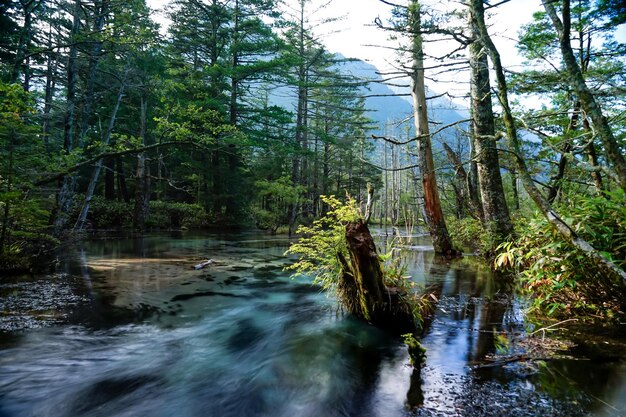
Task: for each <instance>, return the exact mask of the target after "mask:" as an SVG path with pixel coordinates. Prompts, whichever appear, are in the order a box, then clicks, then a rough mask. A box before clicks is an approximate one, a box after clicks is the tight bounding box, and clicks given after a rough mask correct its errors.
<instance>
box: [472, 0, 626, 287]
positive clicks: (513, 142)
mask: <svg viewBox="0 0 626 417" xmlns="http://www.w3.org/2000/svg"><path fill="white" fill-rule="evenodd" d="M544 4H545V3H544ZM471 11H472V13H473V14H474V15H475V18H476V21H477V24H478V28H479V31H480V37H481V41H482V42H483V44H484V45H485V47H486V48H487V50H488V51H489V55H490V57H491V61H492V63H493V66H494V69H495V72H496V78H497V81H498V96H499V98H500V104H501V106H502V109H503V119H504V126H505V128H506V132H507V137H508V141H509V148H510V151H511V152H513V154H514V158H515V162H516V165H517V170H518V171H519V175H520V178H521V180H522V184H523V185H524V188H525V189H526V192H527V193H528V195H529V196H530V198H532V199H533V201H534V202H535V204H536V205H537V207H538V208H539V210H541V212H542V214H543V215H544V216H545V218H546V219H547V220H548V221H549V222H550V223H551V224H552V225H553V226H554V227H555V228H556V230H557V231H558V232H559V233H560V234H561V236H562V237H563V238H564V239H565V240H566V241H568V242H570V243H571V244H572V245H573V246H575V247H576V248H577V249H579V250H580V251H581V252H583V253H584V254H585V255H586V256H588V257H589V258H590V259H591V260H592V261H593V262H594V263H595V264H596V265H597V267H598V268H599V269H600V270H601V271H602V272H603V273H605V274H607V275H610V276H615V277H619V278H621V279H623V280H626V272H624V271H623V270H622V269H620V268H619V267H618V266H617V265H615V264H614V263H613V262H611V261H609V260H608V259H606V258H605V257H604V256H602V254H600V253H599V252H598V251H597V250H596V249H594V248H593V247H592V246H591V245H590V244H589V242H587V241H585V240H583V239H581V238H580V237H579V236H578V235H577V234H576V232H575V231H574V230H572V228H571V227H569V225H568V224H567V223H565V222H564V221H563V220H562V219H561V218H560V217H559V216H558V214H557V213H556V212H554V210H552V207H551V205H550V203H549V202H548V201H547V200H546V199H545V198H544V196H543V195H542V194H541V193H540V192H539V190H538V189H537V187H536V186H535V183H534V182H533V179H532V177H531V176H530V172H529V170H528V167H527V166H526V161H525V160H524V158H523V157H522V151H521V146H520V144H519V139H518V137H517V128H516V126H515V120H514V119H513V113H512V112H511V108H510V105H509V98H508V89H507V84H506V78H505V76H504V70H503V68H502V62H501V60H500V54H499V52H498V50H497V48H496V47H495V45H494V43H493V41H492V40H491V38H490V36H489V33H488V31H487V26H486V25H485V15H484V13H485V12H484V6H483V3H482V0H471Z"/></svg>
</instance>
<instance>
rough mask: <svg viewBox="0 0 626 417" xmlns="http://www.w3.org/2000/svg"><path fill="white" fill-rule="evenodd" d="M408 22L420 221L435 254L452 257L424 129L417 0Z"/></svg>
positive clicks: (424, 115) (451, 248)
mask: <svg viewBox="0 0 626 417" xmlns="http://www.w3.org/2000/svg"><path fill="white" fill-rule="evenodd" d="M408 11H409V21H410V26H411V33H412V36H413V42H412V50H411V52H412V57H413V68H412V72H411V81H412V91H411V96H412V97H413V115H414V119H415V130H416V134H417V137H418V141H417V158H418V165H419V168H420V173H421V176H422V186H423V192H424V214H425V218H424V221H425V222H426V225H427V226H428V231H429V233H430V236H431V238H432V241H433V247H434V249H435V252H436V253H441V254H454V253H456V250H454V248H453V247H452V241H451V240H450V235H449V234H448V229H447V227H446V222H445V219H444V217H443V211H442V209H441V201H440V199H439V191H438V189H437V177H436V176H435V163H434V161H433V152H432V145H431V140H430V130H429V127H428V109H427V107H426V89H425V85H424V49H423V40H422V34H421V20H420V19H421V18H420V5H419V2H418V1H417V0H411V4H410V6H409V10H408Z"/></svg>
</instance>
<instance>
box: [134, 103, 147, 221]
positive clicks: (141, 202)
mask: <svg viewBox="0 0 626 417" xmlns="http://www.w3.org/2000/svg"><path fill="white" fill-rule="evenodd" d="M140 109H141V120H140V124H141V127H140V130H139V137H140V138H141V145H142V146H146V130H147V118H148V101H147V100H146V98H145V92H144V94H143V95H142V97H141V105H140ZM146 162H147V161H146V153H145V152H141V153H139V154H137V171H136V174H135V177H136V178H137V179H136V181H137V185H136V186H135V208H134V211H133V225H134V228H135V230H137V231H138V232H140V233H143V232H144V231H145V230H146V219H147V218H148V215H149V214H150V165H148V164H147V163H146Z"/></svg>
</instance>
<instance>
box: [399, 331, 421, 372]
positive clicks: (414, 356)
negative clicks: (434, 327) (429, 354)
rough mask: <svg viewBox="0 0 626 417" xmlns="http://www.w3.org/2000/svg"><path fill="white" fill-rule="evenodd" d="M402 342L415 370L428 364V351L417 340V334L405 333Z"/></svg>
mask: <svg viewBox="0 0 626 417" xmlns="http://www.w3.org/2000/svg"><path fill="white" fill-rule="evenodd" d="M402 340H403V341H404V344H405V345H406V347H407V349H408V351H409V360H410V362H411V365H412V366H413V367H414V368H421V367H422V366H424V364H425V363H426V349H425V348H424V346H422V344H421V343H420V342H419V340H417V338H416V337H415V334H413V333H405V334H403V335H402Z"/></svg>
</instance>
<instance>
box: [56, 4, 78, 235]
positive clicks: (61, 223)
mask: <svg viewBox="0 0 626 417" xmlns="http://www.w3.org/2000/svg"><path fill="white" fill-rule="evenodd" d="M80 12H81V0H75V2H74V12H73V13H74V16H73V22H72V30H71V32H70V42H71V46H70V52H69V57H68V61H67V92H66V110H65V118H64V123H63V124H64V130H63V151H64V153H65V154H69V153H70V152H72V149H73V147H74V125H75V118H76V84H77V78H78V74H77V72H78V68H77V59H78V46H77V42H76V40H77V38H78V33H79V31H80ZM75 188H76V178H75V177H74V176H65V177H63V178H62V180H61V184H60V190H59V192H58V193H57V201H56V209H55V211H56V213H55V220H54V230H55V233H56V234H60V233H61V232H62V231H63V229H65V227H66V225H67V222H68V220H69V212H70V209H71V207H72V204H73V202H74V190H75Z"/></svg>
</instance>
